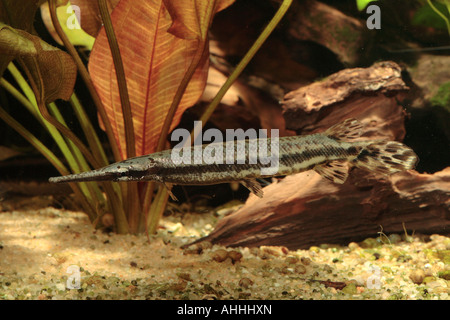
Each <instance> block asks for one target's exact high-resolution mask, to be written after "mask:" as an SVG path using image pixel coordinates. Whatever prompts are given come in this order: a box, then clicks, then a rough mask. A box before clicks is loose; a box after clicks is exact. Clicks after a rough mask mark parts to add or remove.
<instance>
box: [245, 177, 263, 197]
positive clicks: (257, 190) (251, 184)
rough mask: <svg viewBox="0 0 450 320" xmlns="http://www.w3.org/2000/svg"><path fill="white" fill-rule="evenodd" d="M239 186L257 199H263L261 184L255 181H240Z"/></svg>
mask: <svg viewBox="0 0 450 320" xmlns="http://www.w3.org/2000/svg"><path fill="white" fill-rule="evenodd" d="M241 184H242V185H243V186H244V187H246V188H247V189H248V190H250V191H251V192H252V193H254V194H255V195H257V196H258V197H260V198H262V197H263V195H264V192H263V191H262V188H261V184H260V183H259V182H258V181H256V179H247V180H242V181H241Z"/></svg>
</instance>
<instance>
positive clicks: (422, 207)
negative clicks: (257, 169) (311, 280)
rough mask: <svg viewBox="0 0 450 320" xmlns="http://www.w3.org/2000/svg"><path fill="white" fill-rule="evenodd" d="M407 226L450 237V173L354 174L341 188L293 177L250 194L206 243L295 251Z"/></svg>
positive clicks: (313, 177) (311, 177) (308, 175)
mask: <svg viewBox="0 0 450 320" xmlns="http://www.w3.org/2000/svg"><path fill="white" fill-rule="evenodd" d="M355 171H356V170H355ZM403 224H404V226H405V227H406V229H407V230H409V231H412V230H414V231H415V232H417V233H423V234H431V233H440V234H450V168H447V169H446V170H443V171H441V172H437V173H435V174H432V175H429V174H419V173H417V172H415V171H410V172H403V173H398V174H395V175H393V176H392V177H391V178H390V179H387V180H381V179H377V178H376V177H374V176H366V177H365V176H364V174H352V175H351V176H350V179H349V181H347V182H346V183H345V184H344V185H342V186H339V185H336V184H333V183H331V182H328V181H327V180H325V179H323V178H322V177H321V176H319V175H318V174H317V173H315V172H313V171H308V172H303V173H300V174H297V175H293V176H289V177H286V178H284V179H283V180H281V181H280V182H278V183H274V184H271V185H269V186H268V187H266V188H264V198H262V199H260V198H257V197H256V196H253V195H251V196H250V198H249V199H248V200H247V202H246V204H245V205H244V206H243V207H242V208H241V209H240V210H238V211H236V212H235V213H233V214H230V215H229V216H226V217H224V218H223V219H222V220H220V221H219V223H218V225H217V226H216V228H215V230H214V231H213V232H211V234H209V235H208V236H207V237H206V238H203V239H202V240H207V241H210V242H212V243H219V244H222V245H225V246H248V247H252V246H262V245H282V246H286V247H287V248H289V249H291V250H294V249H300V248H301V249H302V248H308V247H310V246H312V245H318V244H323V243H335V244H336V243H337V244H347V243H348V242H350V241H360V240H362V239H364V238H366V237H368V236H373V235H377V232H379V231H381V230H382V231H383V232H384V233H386V234H390V233H403V232H404V229H403ZM381 228H382V229H381Z"/></svg>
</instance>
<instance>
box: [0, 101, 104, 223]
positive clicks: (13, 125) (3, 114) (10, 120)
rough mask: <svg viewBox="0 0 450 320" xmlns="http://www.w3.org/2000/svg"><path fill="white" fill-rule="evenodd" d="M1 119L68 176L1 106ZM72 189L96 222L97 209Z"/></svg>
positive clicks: (49, 152) (50, 154)
mask: <svg viewBox="0 0 450 320" xmlns="http://www.w3.org/2000/svg"><path fill="white" fill-rule="evenodd" d="M0 118H1V119H2V120H3V121H5V122H6V124H8V125H9V126H10V127H11V128H13V129H14V130H16V131H17V132H18V133H19V134H20V135H21V136H22V137H24V138H25V139H26V140H27V141H28V142H29V143H30V144H31V145H32V146H33V147H35V148H36V150H38V151H39V152H40V153H41V154H42V155H43V156H44V157H45V158H47V160H48V161H49V162H50V163H51V164H52V165H53V166H54V167H55V168H56V169H57V170H58V171H59V173H60V174H62V175H65V174H68V173H69V171H68V170H67V169H66V167H65V166H64V165H63V163H62V162H61V161H60V160H59V159H58V157H56V156H55V155H54V154H53V153H52V152H51V151H50V150H49V149H48V148H47V147H46V146H45V145H44V144H43V143H42V142H41V141H39V140H38V139H37V138H36V137H35V136H34V135H33V134H31V132H29V131H28V130H27V129H25V127H23V126H22V125H21V124H20V123H19V122H17V121H16V120H14V119H13V118H12V117H11V116H10V115H9V114H8V113H7V112H6V111H5V110H4V109H3V108H2V107H1V106H0ZM70 187H71V188H72V190H73V191H74V193H75V194H76V195H77V198H79V199H80V202H81V205H82V207H83V209H84V210H85V212H86V213H87V214H88V216H89V218H90V219H91V221H93V220H94V213H95V209H94V208H93V207H92V206H91V204H90V202H89V201H88V200H87V198H85V197H84V195H83V193H82V192H81V190H80V188H79V186H78V185H77V184H76V183H71V184H70Z"/></svg>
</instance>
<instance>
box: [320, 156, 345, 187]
mask: <svg viewBox="0 0 450 320" xmlns="http://www.w3.org/2000/svg"><path fill="white" fill-rule="evenodd" d="M314 170H315V171H316V172H317V173H318V174H320V175H321V176H322V177H324V178H326V179H328V180H330V181H332V182H334V183H338V184H343V183H344V182H345V181H346V180H347V177H348V163H347V161H343V160H333V161H330V162H326V163H322V164H319V165H316V166H315V167H314Z"/></svg>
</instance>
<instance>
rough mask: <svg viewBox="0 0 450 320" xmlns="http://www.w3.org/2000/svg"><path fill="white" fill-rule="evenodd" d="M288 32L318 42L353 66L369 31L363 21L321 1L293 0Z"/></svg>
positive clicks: (299, 37)
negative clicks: (294, 0) (295, 0)
mask: <svg viewBox="0 0 450 320" xmlns="http://www.w3.org/2000/svg"><path fill="white" fill-rule="evenodd" d="M289 21H290V24H289V34H290V35H291V36H293V37H294V38H296V39H299V40H303V41H311V42H315V43H318V44H320V45H322V46H324V47H326V48H328V49H329V50H330V51H332V52H333V53H334V54H336V56H337V57H338V58H339V60H340V61H341V62H342V63H344V64H346V65H356V64H357V63H358V62H359V61H360V60H361V57H362V56H363V55H361V48H365V47H367V46H365V42H366V41H367V40H368V38H369V36H370V33H369V32H368V31H369V30H368V29H367V27H366V24H365V21H363V20H358V19H356V18H353V17H350V16H347V15H345V14H344V13H342V12H341V11H339V10H337V9H336V8H333V7H331V6H329V5H327V4H324V3H322V2H320V1H314V0H303V1H297V2H294V5H293V6H292V11H291V12H290V13H289Z"/></svg>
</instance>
